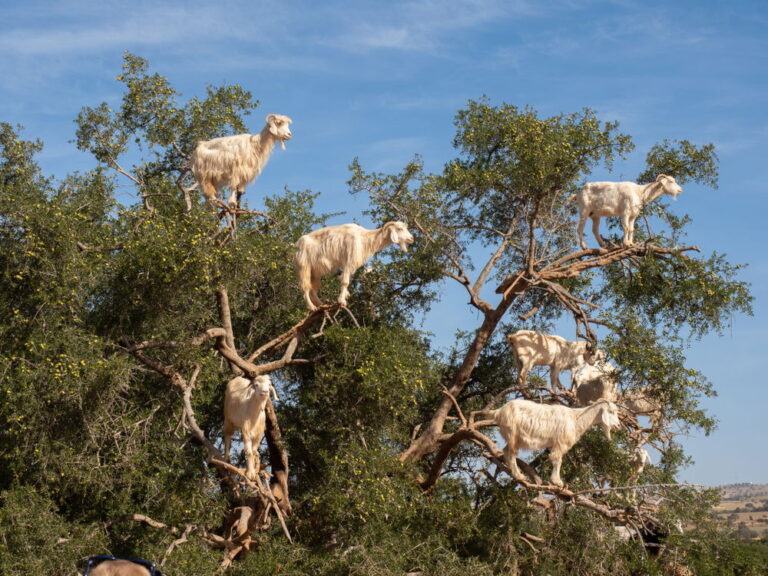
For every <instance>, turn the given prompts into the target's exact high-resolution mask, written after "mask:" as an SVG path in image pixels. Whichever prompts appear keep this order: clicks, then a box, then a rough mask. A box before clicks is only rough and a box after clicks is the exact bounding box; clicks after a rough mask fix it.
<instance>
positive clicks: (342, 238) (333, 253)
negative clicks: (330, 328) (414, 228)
mask: <svg viewBox="0 0 768 576" xmlns="http://www.w3.org/2000/svg"><path fill="white" fill-rule="evenodd" d="M390 244H397V245H398V246H400V248H401V250H402V251H403V252H408V245H409V244H413V236H412V235H411V233H410V232H409V231H408V226H406V224H405V223H404V222H399V221H393V222H387V223H386V224H384V226H382V227H381V228H375V229H374V230H368V229H367V228H363V227H362V226H358V225H357V224H341V225H339V226H326V227H325V228H320V229H319V230H315V231H314V232H310V233H309V234H305V235H304V236H302V237H301V238H299V240H298V242H297V243H296V255H295V257H294V259H293V263H294V268H295V270H296V277H297V278H298V280H299V287H300V288H301V291H302V293H303V294H304V302H306V304H307V308H309V309H310V310H315V309H316V308H317V307H318V306H322V305H323V302H322V300H320V296H318V294H317V292H318V290H320V280H321V278H323V277H324V276H327V275H328V274H331V273H333V272H335V271H336V270H339V269H340V270H341V293H340V294H339V300H338V301H339V304H341V305H342V306H346V305H347V298H349V290H348V287H349V282H350V279H351V277H352V274H354V273H355V270H357V269H358V268H360V266H362V265H363V264H365V261H366V260H368V258H370V257H371V256H372V255H373V254H375V253H376V252H378V251H379V250H381V249H382V248H386V247H387V246H389V245H390Z"/></svg>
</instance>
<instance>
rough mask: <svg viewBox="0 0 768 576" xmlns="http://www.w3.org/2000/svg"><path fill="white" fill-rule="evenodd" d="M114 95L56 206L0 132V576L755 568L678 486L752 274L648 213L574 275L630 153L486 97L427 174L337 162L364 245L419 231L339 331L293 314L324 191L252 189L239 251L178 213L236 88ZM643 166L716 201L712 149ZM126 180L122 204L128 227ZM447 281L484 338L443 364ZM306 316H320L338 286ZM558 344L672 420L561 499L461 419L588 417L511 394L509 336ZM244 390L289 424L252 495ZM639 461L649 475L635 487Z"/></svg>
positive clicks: (580, 454) (665, 150)
mask: <svg viewBox="0 0 768 576" xmlns="http://www.w3.org/2000/svg"><path fill="white" fill-rule="evenodd" d="M118 81H119V82H121V83H122V84H124V93H123V99H122V102H121V103H120V105H119V107H115V106H112V105H110V104H108V103H101V104H96V105H92V106H87V107H85V108H83V110H82V112H81V114H80V115H79V116H78V118H77V134H76V138H77V146H78V147H79V148H80V149H82V150H85V151H88V152H90V153H91V154H92V155H93V157H94V160H95V165H94V168H93V169H92V170H91V171H89V172H87V173H85V174H71V175H68V176H67V177H66V178H64V179H63V180H61V181H54V180H53V179H51V178H48V177H46V176H45V175H44V174H42V172H41V170H40V168H39V166H38V164H37V163H36V159H35V156H36V154H38V153H39V152H40V150H41V149H42V143H40V142H38V141H29V140H25V139H24V138H25V137H24V135H23V130H22V129H21V128H20V127H14V126H11V125H9V124H7V123H0V284H1V285H2V286H1V289H0V299H2V305H0V374H1V375H2V376H0V378H1V380H0V503H1V504H0V565H2V566H3V567H4V571H7V572H8V573H9V574H22V573H30V574H32V573H39V574H43V573H44V574H51V575H56V574H62V575H64V574H73V573H75V571H76V570H77V569H78V568H81V567H82V565H83V563H84V561H85V559H86V558H87V557H88V556H90V555H92V554H100V553H112V554H115V555H118V556H124V557H144V558H148V559H151V560H153V561H155V562H157V563H159V564H160V563H162V566H163V569H164V571H165V572H166V573H167V574H171V575H175V574H190V575H191V574H210V573H214V572H215V571H216V570H218V569H222V568H223V569H226V570H229V571H230V572H231V573H234V574H263V573H286V574H329V575H330V574H392V575H395V574H398V575H402V574H406V573H408V574H425V575H426V574H441V575H452V574H456V575H458V574H466V573H468V572H471V573H473V574H501V573H504V574H542V575H543V574H552V575H554V574H585V575H586V574H590V575H592V574H607V573H612V574H637V573H645V574H661V573H664V571H665V570H671V569H673V568H676V567H677V568H680V567H682V566H688V567H690V569H691V570H693V572H695V573H696V574H715V573H718V574H729V573H733V574H757V573H759V570H761V569H762V566H761V563H760V561H759V557H760V554H759V553H753V552H749V553H747V552H744V550H743V549H742V548H740V547H739V545H738V544H737V543H736V540H734V539H733V537H732V536H731V535H728V534H725V533H724V532H723V529H722V528H721V527H719V526H718V525H717V524H716V522H715V521H714V516H713V514H712V508H713V505H714V504H715V502H716V500H717V495H716V494H715V493H714V491H711V490H705V489H700V488H696V487H691V486H685V485H680V484H678V483H677V480H676V477H677V475H678V472H679V470H680V469H681V467H683V466H685V465H686V463H687V461H688V459H687V456H686V455H685V453H684V451H683V449H682V447H681V445H680V443H679V441H678V439H677V437H678V435H679V433H681V432H685V431H687V430H690V429H692V428H697V429H701V430H704V431H705V432H709V431H711V430H712V429H713V427H714V426H715V422H716V421H715V415H712V414H708V413H706V412H705V411H704V410H703V409H702V408H701V406H700V400H701V398H702V397H705V396H712V395H714V390H713V387H712V385H711V383H710V382H709V381H708V380H707V378H706V375H704V374H701V373H699V372H697V371H696V370H693V369H691V368H690V367H688V366H687V365H686V358H685V352H686V349H687V347H688V346H690V345H695V343H696V340H697V339H698V338H700V337H701V336H702V335H704V334H708V333H711V332H715V333H719V332H721V331H722V330H723V329H724V328H726V327H727V326H728V322H729V318H730V317H731V316H732V315H733V314H749V313H751V296H750V293H749V287H748V286H747V285H746V284H745V283H744V282H743V281H741V280H739V279H738V270H739V268H740V265H738V264H732V263H730V262H728V261H727V260H726V259H725V257H723V256H722V255H720V254H716V253H715V254H711V255H703V254H701V253H700V251H699V250H698V248H696V246H695V244H688V243H687V239H686V236H685V230H686V225H687V224H688V220H689V219H688V217H687V216H686V215H684V214H681V213H680V212H679V211H680V210H682V209H684V203H683V202H682V201H681V202H679V203H677V204H676V205H675V210H674V211H672V210H670V209H669V208H668V206H667V204H666V203H665V202H664V201H663V200H661V199H659V200H657V201H655V202H654V203H653V204H650V205H648V207H647V209H646V210H645V212H644V217H643V219H641V220H639V221H638V226H637V231H636V236H635V244H633V245H631V246H621V242H620V238H619V233H618V232H620V229H619V230H618V232H617V227H616V223H615V222H614V223H611V224H610V228H609V223H608V222H605V221H604V222H603V231H604V233H608V234H609V236H608V240H609V241H610V242H611V243H612V245H611V247H609V248H607V249H599V248H595V249H588V250H580V249H576V248H577V246H578V244H577V242H576V236H575V228H576V223H575V214H576V207H575V205H574V204H573V203H571V202H569V197H570V196H571V194H573V193H575V192H576V191H577V190H578V189H579V188H580V186H582V185H583V184H584V182H586V181H588V180H589V178H590V174H591V173H592V171H593V170H595V169H596V168H597V167H602V166H604V167H607V168H610V167H611V166H613V165H614V164H615V163H617V162H621V161H623V160H624V159H625V158H626V157H627V155H628V154H629V153H630V152H631V151H632V150H633V146H634V145H633V143H632V139H631V137H630V136H629V135H627V134H624V133H622V132H620V129H619V125H618V124H617V123H614V122H604V121H602V120H600V119H599V118H598V115H597V113H596V112H595V111H593V110H590V109H584V110H582V111H579V112H576V113H571V114H561V115H557V116H553V117H549V118H547V117H542V116H541V115H540V114H539V113H538V112H537V111H536V110H535V108H533V107H531V106H525V107H518V106H514V105H509V104H505V103H502V104H494V103H492V102H491V101H490V100H488V99H487V98H480V99H478V100H475V101H470V102H468V103H467V105H466V107H465V108H463V109H462V110H459V111H458V112H457V114H456V118H455V124H456V137H455V139H454V147H455V150H456V157H455V158H454V159H449V160H448V161H446V163H445V166H444V169H443V170H442V171H441V172H439V173H434V174H431V173H426V172H425V171H424V166H423V164H422V162H421V159H420V158H419V157H418V156H416V157H414V159H413V160H412V161H411V162H409V163H408V164H407V165H406V166H405V167H404V168H403V170H402V171H401V172H399V173H396V174H381V173H376V172H371V171H368V170H366V168H365V167H364V166H363V165H362V164H361V163H360V162H359V161H358V160H356V159H355V160H352V161H351V166H350V180H349V191H350V193H351V194H364V195H367V196H368V197H369V205H368V206H369V208H368V211H367V216H369V217H370V219H371V220H372V221H373V222H375V223H377V225H381V224H383V223H384V222H386V221H388V220H392V219H400V220H403V221H405V222H407V223H408V226H409V228H410V229H411V231H412V232H413V234H414V236H415V237H416V242H415V244H414V245H413V247H412V248H411V250H410V251H409V252H408V253H407V254H405V253H402V252H399V251H397V250H386V251H383V252H380V253H379V254H377V255H376V256H375V257H374V258H373V259H372V260H371V261H370V263H369V265H368V266H367V267H366V268H365V269H364V270H362V269H361V270H359V271H358V272H357V274H356V275H355V277H354V280H353V285H352V287H351V292H352V297H351V300H350V303H349V307H348V308H341V307H339V306H338V305H335V304H329V305H328V306H325V307H323V308H322V309H320V310H318V311H315V312H312V313H308V312H307V311H306V309H305V307H304V304H303V300H302V297H301V294H300V292H299V290H298V287H297V285H296V281H295V279H294V272H293V266H292V258H293V252H294V250H295V242H296V241H297V240H298V238H299V237H300V236H301V235H303V234H305V233H307V232H309V231H310V230H312V229H315V228H317V227H318V226H321V225H324V224H325V223H326V221H327V219H328V215H325V214H318V213H316V211H315V209H314V204H313V201H314V199H315V198H316V196H317V195H316V193H314V192H313V191H311V190H304V191H291V190H284V191H280V192H268V191H265V190H263V189H262V188H261V187H259V184H258V182H257V183H256V184H255V185H252V186H251V187H250V188H249V190H250V191H251V193H252V194H254V193H255V194H258V195H259V196H260V198H263V201H264V205H265V207H266V212H265V213H263V214H262V213H256V212H251V213H246V214H245V215H243V216H242V217H240V218H239V219H238V220H237V229H236V233H235V230H234V229H233V223H232V222H229V223H225V222H224V221H223V219H222V214H220V213H218V212H216V211H213V210H212V209H211V208H210V207H209V206H207V205H206V204H205V202H203V201H202V200H201V199H200V198H199V197H196V196H195V195H193V196H191V197H188V199H185V194H188V193H189V189H190V185H191V184H192V180H191V176H190V174H189V173H188V167H187V163H186V162H187V158H188V156H189V154H190V153H191V151H192V150H193V148H194V146H195V143H196V142H197V141H198V140H201V139H207V138H211V137H215V136H221V135H225V134H231V133H235V132H241V131H244V130H245V117H246V116H247V115H248V114H249V113H250V112H251V111H252V110H254V109H255V108H257V106H258V102H257V101H255V100H253V97H252V95H251V94H250V93H248V92H247V91H245V90H243V89H242V88H241V87H239V86H223V87H207V88H206V90H205V94H206V96H205V97H204V98H191V99H188V100H186V101H185V102H182V103H180V101H179V100H180V99H181V95H180V94H179V93H177V92H176V91H175V90H174V89H173V88H172V87H171V86H170V84H169V82H168V80H167V79H165V78H164V77H162V76H160V75H159V74H156V73H150V72H149V64H148V63H147V62H146V61H145V60H143V59H142V58H140V57H138V56H135V55H132V54H126V56H125V64H124V69H123V72H122V74H121V75H120V76H118ZM646 160H647V162H646V164H647V166H646V167H645V169H644V171H643V172H642V173H641V174H639V175H638V178H637V181H638V182H650V181H652V180H653V179H654V178H655V176H656V175H657V174H659V173H662V172H663V173H666V174H668V175H671V176H674V177H675V178H676V179H677V180H678V182H680V183H683V184H685V183H689V182H696V183H699V184H702V185H705V186H711V187H715V186H717V156H716V154H715V150H714V147H713V146H712V145H711V144H704V145H700V146H699V145H695V144H692V143H691V142H688V141H686V140H679V141H668V140H665V141H663V142H661V143H659V144H657V145H655V146H653V147H652V148H651V149H650V150H649V151H648V154H647V157H646ZM124 183H129V184H130V185H131V186H133V187H134V189H135V193H136V201H135V203H133V204H130V203H121V202H118V201H117V199H116V190H117V189H118V186H120V185H122V184H124ZM185 190H186V191H185ZM246 212H247V211H246ZM606 229H608V230H610V232H606ZM694 240H695V239H694ZM453 282H456V283H458V284H459V285H460V286H461V287H462V289H463V290H465V292H466V295H467V298H468V304H467V306H468V307H470V308H471V309H472V310H475V311H477V313H478V314H479V321H478V323H477V325H467V326H463V327H462V331H461V332H460V333H458V334H457V335H456V336H455V338H454V339H452V340H449V341H448V344H445V342H446V338H447V337H446V335H434V334H427V333H424V332H423V331H422V330H421V329H420V322H421V320H422V319H423V318H424V317H425V315H429V314H434V313H440V298H441V292H442V290H443V289H444V287H445V285H446V283H453ZM321 294H322V295H323V296H324V297H325V298H326V299H327V300H328V301H329V302H332V301H333V299H334V298H335V295H336V294H338V280H337V279H335V278H334V277H329V278H326V279H325V280H324V283H323V291H322V293H321ZM562 326H570V327H572V328H568V330H569V333H567V334H565V333H564V334H562V335H563V336H565V337H567V338H568V339H570V340H572V339H575V338H576V337H581V338H583V339H586V340H588V341H589V342H590V344H591V345H593V346H596V347H598V348H599V349H601V350H603V351H604V352H605V353H606V355H607V357H608V358H609V359H610V360H611V362H613V363H614V364H615V365H616V366H617V367H618V376H617V378H618V381H619V388H620V389H621V390H633V389H636V390H642V391H643V392H644V393H645V394H646V395H647V396H648V397H649V398H651V399H652V400H653V401H654V402H656V403H657V405H659V406H660V407H661V408H660V412H661V416H660V418H658V419H657V420H651V421H647V422H646V420H647V419H646V418H642V417H641V419H640V421H638V419H637V418H634V417H630V415H628V414H625V415H624V416H623V418H622V423H623V424H622V427H621V429H620V430H618V431H617V432H616V433H615V434H614V436H613V440H612V441H608V440H607V439H606V438H605V437H604V436H602V435H601V434H600V432H599V431H598V430H597V429H593V430H590V431H589V432H588V433H587V434H585V435H584V436H583V437H582V439H581V440H580V441H579V443H578V444H577V445H576V446H575V447H574V448H573V449H572V450H571V451H570V452H569V453H568V455H567V456H566V459H565V463H564V467H563V477H564V479H565V481H566V483H567V485H566V486H565V487H564V488H559V487H556V486H550V485H547V484H546V483H542V482H541V481H540V478H545V477H546V476H547V475H548V469H549V466H550V464H549V463H548V461H547V459H546V457H545V456H546V454H545V453H543V452H534V453H532V454H530V455H525V456H524V458H525V459H526V461H525V462H524V464H525V466H526V469H527V470H528V471H529V472H530V476H531V478H530V480H531V481H530V482H528V481H515V480H513V479H512V478H511V477H510V476H509V474H508V469H507V468H506V466H505V465H504V463H503V459H502V457H501V451H500V450H499V446H498V444H499V438H498V436H497V435H496V434H495V432H494V429H493V428H490V427H482V426H479V425H477V424H479V423H475V421H474V419H473V418H472V417H471V414H472V413H473V412H474V411H478V410H483V409H487V408H496V407H499V406H501V405H502V403H503V402H505V401H506V400H510V399H513V398H536V399H538V400H539V401H541V402H554V403H560V404H564V405H566V406H575V398H574V395H573V393H572V392H571V391H570V390H569V389H567V388H568V387H567V386H566V388H563V389H550V388H549V387H548V386H546V385H545V384H544V381H543V380H542V379H541V375H542V373H541V372H538V371H537V372H535V373H534V374H532V375H531V376H530V378H529V382H528V383H526V384H525V385H522V386H521V385H518V382H517V378H516V376H517V368H516V366H515V362H514V360H513V358H512V354H511V352H510V350H509V347H508V345H507V344H506V342H505V339H504V336H505V335H506V334H507V333H509V332H512V331H515V330H517V329H522V328H527V329H533V330H537V331H542V332H552V331H553V330H556V329H557V327H562ZM241 374H244V375H246V376H250V377H253V376H255V375H258V374H269V375H270V376H271V378H272V381H273V383H274V384H275V386H276V388H277V391H278V395H279V401H275V402H274V403H273V402H271V401H270V402H269V403H268V408H267V431H266V441H265V443H264V445H263V446H262V452H263V456H262V462H264V463H265V465H266V467H265V470H264V472H265V473H264V474H263V475H262V477H260V478H259V480H258V481H249V480H248V479H247V478H246V477H245V475H244V471H243V467H244V466H243V461H242V459H240V458H241V457H240V456H237V457H236V458H235V460H234V461H233V462H232V463H228V462H227V461H226V459H225V458H224V455H223V453H222V424H223V415H222V409H223V397H224V388H225V384H226V382H227V381H228V380H229V379H230V378H232V377H233V376H235V375H241ZM643 445H646V446H651V447H652V448H653V449H654V453H655V454H657V455H658V458H657V459H656V460H655V462H654V463H653V465H651V466H647V467H646V469H645V470H644V471H643V472H642V473H641V474H639V475H637V474H633V468H632V463H631V459H632V455H633V451H634V450H635V448H637V447H640V446H643ZM235 451H236V452H238V453H239V451H240V449H239V447H238V448H237V450H235ZM537 477H538V478H537ZM537 480H539V481H537ZM616 526H621V527H624V528H625V529H627V530H628V531H629V533H630V534H633V535H634V537H633V538H630V539H628V540H627V539H622V538H621V537H620V532H618V531H617V530H615V527H616ZM721 555H726V556H729V557H732V558H734V562H732V563H729V564H728V565H723V564H722V563H718V562H717V560H716V559H717V558H718V557H720V556H721Z"/></svg>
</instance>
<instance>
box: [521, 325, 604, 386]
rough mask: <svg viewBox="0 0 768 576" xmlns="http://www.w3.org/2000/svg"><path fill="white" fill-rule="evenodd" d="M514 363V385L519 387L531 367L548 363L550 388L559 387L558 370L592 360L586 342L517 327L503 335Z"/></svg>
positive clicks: (592, 357)
mask: <svg viewBox="0 0 768 576" xmlns="http://www.w3.org/2000/svg"><path fill="white" fill-rule="evenodd" d="M507 342H509V345H510V347H511V348H512V352H513V354H514V356H515V362H516V364H517V370H518V374H517V385H518V386H523V385H524V384H525V382H526V377H527V376H528V372H530V370H531V368H533V367H534V366H549V380H550V383H551V385H552V389H553V390H554V389H555V388H556V387H559V386H560V371H561V370H573V369H575V368H578V367H580V366H581V365H583V364H584V363H585V362H586V363H587V364H592V363H593V362H594V353H593V351H592V347H591V345H590V343H589V342H586V341H584V340H579V341H577V342H570V341H568V340H566V339H565V338H563V337H562V336H555V335H552V334H541V333H539V332H534V331H532V330H518V331H517V332H515V333H514V334H508V335H507Z"/></svg>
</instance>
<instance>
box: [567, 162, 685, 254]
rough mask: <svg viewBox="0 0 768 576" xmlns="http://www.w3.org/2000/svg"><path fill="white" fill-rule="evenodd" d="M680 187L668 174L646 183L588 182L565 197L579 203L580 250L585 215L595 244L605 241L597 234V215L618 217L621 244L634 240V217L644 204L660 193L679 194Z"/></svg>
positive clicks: (598, 217)
mask: <svg viewBox="0 0 768 576" xmlns="http://www.w3.org/2000/svg"><path fill="white" fill-rule="evenodd" d="M682 193H683V189H682V188H681V187H680V185H679V184H678V183H677V182H675V179H674V178H673V177H672V176H667V175H666V174H659V175H658V176H657V177H656V180H655V181H654V182H651V183H650V184H635V183H634V182H589V183H587V184H586V185H585V186H584V188H582V189H581V190H580V191H579V192H577V193H576V194H573V195H572V196H571V197H570V198H568V202H571V201H573V200H574V199H576V200H577V201H578V204H579V227H578V234H579V244H580V245H581V248H582V250H586V249H587V243H586V242H584V224H585V222H586V221H587V218H592V233H593V234H594V235H595V239H596V240H597V243H598V244H600V246H601V247H603V248H604V247H605V241H604V240H603V238H602V236H600V218H601V217H603V216H619V217H620V218H621V227H622V229H623V230H624V239H623V244H624V246H630V245H631V244H632V243H633V242H634V236H635V220H637V217H638V216H640V211H641V210H642V209H643V206H644V205H645V204H648V203H649V202H651V201H653V200H655V199H656V198H658V197H659V196H661V195H662V194H669V195H670V196H672V197H675V196H677V195H678V194H682Z"/></svg>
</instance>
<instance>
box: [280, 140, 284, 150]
mask: <svg viewBox="0 0 768 576" xmlns="http://www.w3.org/2000/svg"><path fill="white" fill-rule="evenodd" d="M280 150H285V140H280Z"/></svg>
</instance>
